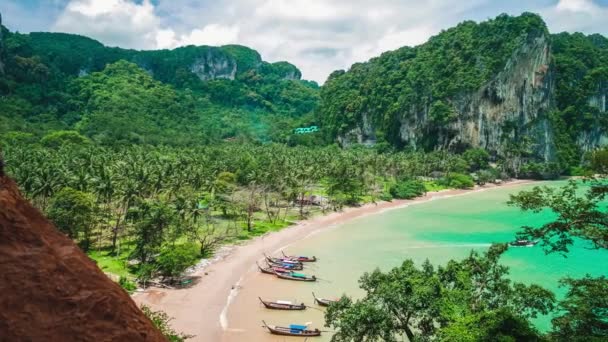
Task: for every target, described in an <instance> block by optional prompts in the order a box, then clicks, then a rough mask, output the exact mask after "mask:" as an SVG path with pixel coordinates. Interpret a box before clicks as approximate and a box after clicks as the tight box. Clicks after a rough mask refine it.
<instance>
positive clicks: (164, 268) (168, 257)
mask: <svg viewBox="0 0 608 342" xmlns="http://www.w3.org/2000/svg"><path fill="white" fill-rule="evenodd" d="M198 252H199V251H198V248H197V246H196V245H194V244H191V243H188V244H183V245H175V246H173V245H167V246H165V247H163V249H162V250H161V252H160V254H159V256H158V257H157V258H156V260H155V264H156V265H158V272H159V273H160V275H161V276H163V277H168V278H175V277H179V276H180V275H181V274H182V273H183V272H184V271H185V270H186V269H187V268H188V267H190V266H192V265H194V264H196V262H197V260H198V257H199V253H198Z"/></svg>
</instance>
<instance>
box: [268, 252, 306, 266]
mask: <svg viewBox="0 0 608 342" xmlns="http://www.w3.org/2000/svg"><path fill="white" fill-rule="evenodd" d="M264 256H265V257H266V260H268V261H269V262H273V263H275V264H289V265H300V266H301V265H302V263H301V262H299V261H295V260H290V259H285V258H272V257H269V256H268V255H266V254H264Z"/></svg>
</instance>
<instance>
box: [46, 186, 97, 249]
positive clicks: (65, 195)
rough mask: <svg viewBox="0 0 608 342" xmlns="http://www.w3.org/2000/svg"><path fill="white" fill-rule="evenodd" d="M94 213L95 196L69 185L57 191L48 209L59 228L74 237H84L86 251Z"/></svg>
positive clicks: (83, 245) (83, 242)
mask: <svg viewBox="0 0 608 342" xmlns="http://www.w3.org/2000/svg"><path fill="white" fill-rule="evenodd" d="M94 214H95V202H94V200H93V196H92V195H91V194H88V193H85V192H82V191H78V190H75V189H72V188H69V187H66V188H63V189H62V190H61V191H59V192H58V193H57V195H56V196H55V197H54V198H53V199H52V200H51V202H50V205H49V209H48V217H49V218H50V219H51V220H52V221H53V223H55V225H56V226H57V228H58V229H59V230H60V231H62V232H64V233H66V234H67V235H68V236H69V237H70V238H72V239H75V240H76V239H82V243H81V246H82V248H83V249H84V250H85V251H86V250H88V249H89V245H90V230H91V227H92V225H93V222H92V221H93V218H94ZM81 236H82V237H81Z"/></svg>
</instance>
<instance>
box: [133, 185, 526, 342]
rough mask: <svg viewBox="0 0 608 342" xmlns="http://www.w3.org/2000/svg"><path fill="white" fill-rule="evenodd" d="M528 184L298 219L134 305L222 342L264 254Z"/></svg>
mask: <svg viewBox="0 0 608 342" xmlns="http://www.w3.org/2000/svg"><path fill="white" fill-rule="evenodd" d="M533 182H535V181H532V180H513V181H508V182H503V183H501V184H487V185H484V186H476V187H475V188H473V189H465V190H457V189H449V190H441V191H436V192H429V193H427V194H426V195H425V196H421V197H417V198H415V199H411V200H394V201H392V202H378V203H375V204H374V203H368V204H365V205H362V206H360V207H348V208H345V209H344V210H342V211H340V212H331V213H328V214H327V215H322V216H317V217H314V218H311V219H308V220H302V221H299V222H297V223H296V224H294V225H292V226H289V227H286V228H284V229H282V230H280V231H277V232H271V233H267V234H265V235H262V236H259V237H256V238H254V239H252V240H248V241H246V242H245V243H243V244H240V245H235V246H231V247H229V252H228V253H224V254H223V255H222V257H220V258H216V259H214V260H213V261H212V262H211V263H208V264H207V265H206V266H205V267H204V268H200V269H197V270H196V271H195V272H194V273H193V274H192V275H193V276H195V277H200V279H199V281H198V282H197V283H196V284H195V285H194V286H192V287H190V288H186V289H159V288H149V289H147V290H146V291H144V292H140V293H136V294H135V295H134V296H133V299H134V300H135V301H136V302H137V304H139V305H141V304H145V305H147V306H150V307H151V308H152V309H155V310H162V311H164V312H166V313H167V314H168V315H169V316H170V317H173V318H174V320H173V321H172V322H171V323H172V326H173V327H174V328H175V329H176V330H177V331H180V332H183V333H186V334H191V335H195V337H194V338H193V339H192V340H191V341H222V340H226V339H225V335H226V334H225V332H226V331H227V330H229V322H228V314H227V313H228V310H229V308H230V304H231V302H232V301H233V299H234V298H235V297H236V296H237V295H238V291H239V287H240V284H241V282H242V281H243V279H244V277H245V276H246V275H247V274H248V273H250V272H252V271H253V270H255V267H256V266H255V262H256V261H258V260H260V259H261V258H262V257H263V253H275V252H278V251H280V250H282V249H284V248H285V247H287V246H289V245H290V244H293V243H295V242H297V241H299V240H302V239H305V238H307V237H309V236H311V235H313V234H317V233H319V232H321V231H323V230H326V229H328V228H331V227H336V226H338V225H340V224H343V223H345V222H347V221H350V220H353V219H356V218H360V217H364V216H368V215H374V214H379V213H382V212H385V211H388V210H394V209H400V208H405V207H408V206H410V205H413V204H418V203H425V202H428V201H432V200H436V199H440V198H449V197H453V196H461V195H466V194H470V193H476V192H480V191H485V190H488V189H494V188H498V187H501V188H503V187H509V186H515V185H523V184H529V183H533Z"/></svg>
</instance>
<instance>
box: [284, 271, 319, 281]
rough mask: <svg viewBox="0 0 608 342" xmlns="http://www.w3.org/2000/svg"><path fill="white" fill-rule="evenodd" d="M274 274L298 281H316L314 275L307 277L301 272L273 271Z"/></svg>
mask: <svg viewBox="0 0 608 342" xmlns="http://www.w3.org/2000/svg"><path fill="white" fill-rule="evenodd" d="M275 274H276V276H277V277H279V278H281V279H287V280H298V281H317V277H315V276H314V275H313V276H310V277H309V276H307V275H306V274H303V273H297V272H288V273H275Z"/></svg>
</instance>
